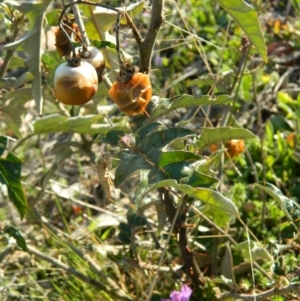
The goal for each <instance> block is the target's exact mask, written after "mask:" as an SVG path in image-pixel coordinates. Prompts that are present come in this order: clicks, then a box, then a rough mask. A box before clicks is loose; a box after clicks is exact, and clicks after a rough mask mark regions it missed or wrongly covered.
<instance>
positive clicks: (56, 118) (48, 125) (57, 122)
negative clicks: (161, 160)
mask: <svg viewBox="0 0 300 301" xmlns="http://www.w3.org/2000/svg"><path fill="white" fill-rule="evenodd" d="M123 122H124V124H123V123H121V122H120V123H117V124H113V125H111V124H108V123H106V122H105V119H104V117H103V116H102V115H86V116H76V117H69V118H68V117H65V116H62V115H59V114H53V115H49V116H46V117H43V118H40V119H38V120H36V121H35V122H34V125H33V127H34V132H35V133H36V134H42V133H55V132H64V133H80V134H89V135H94V134H99V133H102V134H107V133H108V132H109V131H111V130H124V131H125V130H126V131H127V132H128V129H126V126H125V121H123Z"/></svg>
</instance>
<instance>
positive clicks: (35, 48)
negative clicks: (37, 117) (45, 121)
mask: <svg viewBox="0 0 300 301" xmlns="http://www.w3.org/2000/svg"><path fill="white" fill-rule="evenodd" d="M7 3H9V4H10V5H13V6H15V8H16V9H18V10H20V11H21V12H22V13H24V14H25V15H26V16H27V17H28V19H29V28H28V33H27V34H26V35H25V36H24V37H22V38H21V39H20V40H18V41H16V42H13V43H10V44H7V45H5V46H4V48H5V49H11V50H16V49H18V48H19V47H21V46H22V47H23V50H24V51H25V52H27V55H28V56H27V59H26V65H27V66H28V71H29V72H31V73H32V74H33V82H32V95H33V98H34V100H35V101H36V105H37V107H38V112H39V114H42V108H43V95H42V80H41V63H40V60H41V53H42V45H41V44H42V35H43V24H44V16H45V11H46V9H47V7H48V5H49V4H50V3H51V0H44V1H41V2H40V3H37V2H21V3H19V2H18V1H7Z"/></svg>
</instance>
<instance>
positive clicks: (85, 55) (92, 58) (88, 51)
mask: <svg viewBox="0 0 300 301" xmlns="http://www.w3.org/2000/svg"><path fill="white" fill-rule="evenodd" d="M75 53H76V55H78V56H79V57H80V58H81V59H82V60H84V61H85V62H88V63H90V64H91V65H93V66H94V68H95V69H96V71H97V75H98V83H99V84H100V83H101V82H102V75H103V72H104V69H105V60H104V57H103V54H102V52H101V51H99V50H98V49H97V48H95V47H90V46H88V47H86V46H83V47H77V48H76V49H75Z"/></svg>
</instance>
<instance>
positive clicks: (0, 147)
mask: <svg viewBox="0 0 300 301" xmlns="http://www.w3.org/2000/svg"><path fill="white" fill-rule="evenodd" d="M7 146H8V138H7V137H5V136H0V157H1V156H2V155H3V153H4V151H5V150H6V148H7Z"/></svg>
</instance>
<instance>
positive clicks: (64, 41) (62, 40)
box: [54, 20, 80, 56]
mask: <svg viewBox="0 0 300 301" xmlns="http://www.w3.org/2000/svg"><path fill="white" fill-rule="evenodd" d="M63 24H64V25H63V26H64V29H65V31H66V32H67V34H68V35H69V36H72V35H73V34H74V33H73V31H74V32H75V33H76V36H75V41H77V42H78V41H79V38H80V31H79V28H78V25H77V24H76V23H74V22H73V21H72V20H64V23H63ZM72 30H73V31H72ZM54 34H55V46H56V50H57V52H58V53H59V54H60V56H69V55H70V54H71V51H72V47H71V45H70V41H69V39H68V37H67V36H66V34H65V33H64V31H63V30H62V29H61V28H60V27H57V28H56V30H55V32H54Z"/></svg>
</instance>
